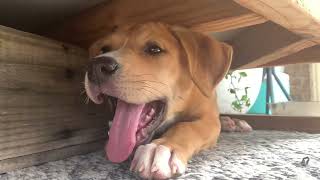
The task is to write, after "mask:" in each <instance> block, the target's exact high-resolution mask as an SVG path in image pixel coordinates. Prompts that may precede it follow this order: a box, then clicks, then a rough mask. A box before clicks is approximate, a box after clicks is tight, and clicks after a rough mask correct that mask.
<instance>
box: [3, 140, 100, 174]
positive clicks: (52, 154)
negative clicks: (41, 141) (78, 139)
mask: <svg viewBox="0 0 320 180" xmlns="http://www.w3.org/2000/svg"><path fill="white" fill-rule="evenodd" d="M104 143H105V141H104V140H100V141H93V142H88V143H85V144H78V145H73V146H68V147H65V148H60V149H54V150H50V151H45V152H40V153H34V154H30V155H26V156H20V157H16V158H10V159H5V160H1V161H0V174H1V173H5V172H8V171H12V170H15V169H19V168H25V167H28V166H33V165H39V164H42V163H45V162H48V161H56V160H60V159H65V158H68V157H71V156H74V155H80V154H86V153H89V152H93V151H97V150H102V149H103V146H104Z"/></svg>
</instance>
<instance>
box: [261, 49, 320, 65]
mask: <svg viewBox="0 0 320 180" xmlns="http://www.w3.org/2000/svg"><path fill="white" fill-rule="evenodd" d="M297 63H320V45H316V46H313V47H309V48H306V49H304V50H302V51H299V52H297V53H294V54H291V55H289V56H285V57H282V58H279V59H277V60H276V61H272V62H269V63H266V64H263V65H262V66H281V65H286V64H297Z"/></svg>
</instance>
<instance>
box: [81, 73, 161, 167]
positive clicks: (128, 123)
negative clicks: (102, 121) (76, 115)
mask: <svg viewBox="0 0 320 180" xmlns="http://www.w3.org/2000/svg"><path fill="white" fill-rule="evenodd" d="M85 89H86V92H87V95H88V96H89V98H90V99H91V100H92V101H93V102H94V103H96V104H101V103H102V102H103V101H104V100H103V99H104V96H108V95H107V94H103V93H102V92H101V90H100V88H98V87H97V86H92V85H91V84H90V83H89V80H88V77H87V75H86V77H85ZM115 99H116V102H117V103H116V104H117V105H116V110H115V115H114V118H113V122H112V125H111V128H110V131H109V140H108V143H107V145H106V147H105V150H106V153H107V156H108V159H109V160H110V161H113V162H122V161H125V160H126V159H128V157H129V156H130V154H131V153H132V152H133V150H134V148H135V147H137V146H138V145H140V144H143V143H146V142H147V141H148V140H151V138H152V136H153V134H154V132H155V130H156V129H157V128H158V127H159V125H160V124H161V123H162V122H163V119H164V115H165V111H166V104H167V103H166V101H165V100H155V101H151V102H147V103H144V104H133V103H128V102H125V101H123V100H121V99H119V98H117V97H115Z"/></svg>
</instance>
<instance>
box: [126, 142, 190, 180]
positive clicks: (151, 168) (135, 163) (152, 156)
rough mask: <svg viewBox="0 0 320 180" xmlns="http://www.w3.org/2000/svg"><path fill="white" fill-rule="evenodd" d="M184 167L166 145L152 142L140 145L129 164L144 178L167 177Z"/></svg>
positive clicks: (179, 172) (180, 172) (183, 170)
mask: <svg viewBox="0 0 320 180" xmlns="http://www.w3.org/2000/svg"><path fill="white" fill-rule="evenodd" d="M185 169H186V166H185V164H183V163H182V161H181V160H179V159H178V157H177V155H176V154H175V153H174V152H172V151H171V150H170V149H169V148H168V147H166V146H163V145H156V144H153V143H151V144H147V145H140V146H139V147H138V149H137V150H136V152H135V154H134V158H133V160H132V162H131V166H130V170H131V171H133V172H135V173H137V174H139V175H140V176H141V177H142V178H145V179H168V178H170V177H172V176H174V175H176V174H182V173H184V172H185Z"/></svg>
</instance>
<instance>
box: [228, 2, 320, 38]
mask: <svg viewBox="0 0 320 180" xmlns="http://www.w3.org/2000/svg"><path fill="white" fill-rule="evenodd" d="M234 1H235V2H237V3H238V4H240V5H241V6H243V7H246V8H248V9H250V10H252V11H253V12H256V13H257V14H260V15H262V16H263V17H265V18H267V19H269V20H272V21H273V22H275V23H277V24H279V25H281V26H283V27H285V28H286V29H288V30H290V31H292V32H295V33H297V34H299V35H301V36H303V37H304V38H308V39H316V41H317V42H318V43H320V41H319V38H320V11H319V7H320V1H318V0H277V1H275V0H255V1H250V0H234Z"/></svg>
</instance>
